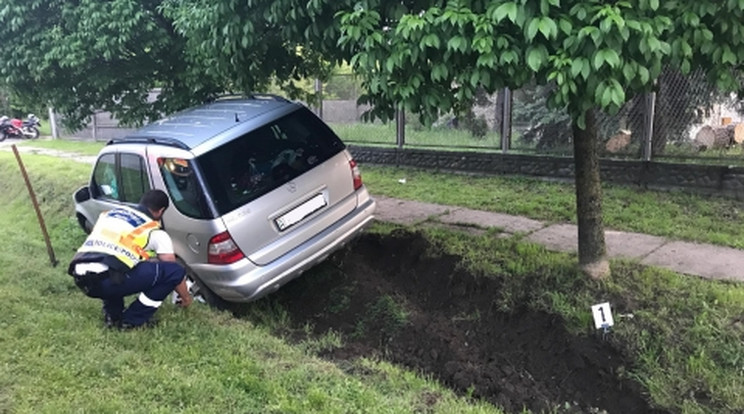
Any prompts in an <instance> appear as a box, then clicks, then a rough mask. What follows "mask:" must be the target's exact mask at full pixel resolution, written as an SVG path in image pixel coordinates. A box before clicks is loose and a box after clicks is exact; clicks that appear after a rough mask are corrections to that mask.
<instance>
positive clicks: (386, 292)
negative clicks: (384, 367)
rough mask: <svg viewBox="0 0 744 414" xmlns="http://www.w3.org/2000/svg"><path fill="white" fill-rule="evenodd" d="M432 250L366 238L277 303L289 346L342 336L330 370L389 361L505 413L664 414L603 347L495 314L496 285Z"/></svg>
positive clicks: (543, 324) (285, 291)
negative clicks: (286, 318)
mask: <svg viewBox="0 0 744 414" xmlns="http://www.w3.org/2000/svg"><path fill="white" fill-rule="evenodd" d="M427 248H428V242H427V241H426V239H424V238H423V237H422V236H421V235H419V234H416V233H411V232H405V231H402V232H394V233H393V234H391V235H385V236H380V235H375V234H366V235H364V236H362V237H361V238H360V239H358V240H357V241H356V242H355V243H354V244H353V245H352V246H350V247H349V248H347V249H345V250H344V251H342V252H339V253H337V254H336V255H334V256H332V257H331V258H330V259H329V260H328V261H327V262H326V263H324V264H322V265H321V266H320V267H319V268H318V269H316V270H314V271H312V272H309V273H308V274H307V275H304V276H303V277H301V278H299V279H297V280H296V281H294V282H292V283H290V284H288V285H287V286H285V287H284V288H282V289H281V290H280V291H279V292H277V293H275V294H273V295H271V296H272V297H271V299H270V300H272V301H276V302H278V303H279V304H281V305H282V306H283V308H284V309H286V310H287V311H288V312H289V314H290V315H291V319H292V321H293V323H294V324H295V328H296V329H295V330H293V331H292V333H291V335H290V336H291V337H292V338H295V339H298V340H301V339H304V338H302V336H303V335H307V332H306V330H303V329H302V327H304V326H306V325H308V324H309V325H310V326H312V327H313V331H312V332H311V333H310V335H317V336H320V335H323V334H324V333H326V332H327V331H328V330H333V331H335V332H340V333H342V334H343V335H344V345H343V347H341V348H334V349H332V350H329V351H325V352H323V354H322V355H321V356H322V357H324V358H328V359H330V360H334V361H344V360H352V359H354V358H358V357H362V356H367V357H377V358H382V359H385V360H388V361H390V362H392V363H396V364H399V365H402V366H405V367H408V368H410V369H413V370H416V371H418V372H421V373H423V374H424V375H428V376H431V377H433V378H436V379H438V380H439V381H440V382H441V383H443V384H445V385H446V386H448V387H450V388H451V389H453V390H455V391H456V392H458V393H460V394H462V395H465V394H467V395H471V396H472V397H474V398H479V399H482V400H485V401H488V402H491V403H493V404H495V405H498V406H500V407H502V408H504V409H505V410H506V412H510V413H518V412H522V409H523V408H527V409H529V410H530V411H532V412H535V413H539V412H560V413H602V412H606V413H611V414H615V413H636V414H639V413H661V412H663V411H657V410H654V409H651V408H650V407H649V404H648V403H647V401H646V400H645V399H644V397H643V395H642V390H641V387H640V386H638V384H636V383H634V382H632V381H630V380H621V379H619V377H620V376H619V375H618V372H620V371H621V370H625V369H627V367H628V366H629V364H630V361H625V360H624V359H623V356H622V355H621V354H620V353H619V352H618V351H617V350H615V349H613V348H612V347H611V346H610V345H609V344H608V343H607V342H605V341H602V339H601V338H600V337H576V336H573V335H571V334H569V333H568V332H567V331H566V329H565V328H564V326H563V323H562V321H561V320H560V318H558V317H556V316H553V315H549V314H544V313H536V312H531V311H527V310H524V311H521V312H514V313H510V314H505V313H503V312H500V311H498V310H497V309H495V306H494V305H493V302H494V301H493V298H494V296H495V294H494V292H497V291H498V289H499V282H498V280H496V279H491V278H486V277H474V276H472V275H470V274H468V273H466V272H465V271H463V270H462V269H461V268H459V267H458V266H457V263H458V262H459V258H458V257H454V256H439V257H429V256H427V254H426V252H427Z"/></svg>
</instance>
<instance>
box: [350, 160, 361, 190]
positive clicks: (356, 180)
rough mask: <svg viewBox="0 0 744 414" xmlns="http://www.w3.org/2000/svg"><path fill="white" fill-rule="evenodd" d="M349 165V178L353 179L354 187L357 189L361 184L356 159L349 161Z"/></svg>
mask: <svg viewBox="0 0 744 414" xmlns="http://www.w3.org/2000/svg"><path fill="white" fill-rule="evenodd" d="M349 167H351V178H353V179H354V189H355V190H358V189H359V188H360V187H361V186H362V173H360V172H359V166H357V163H356V161H354V160H351V161H349Z"/></svg>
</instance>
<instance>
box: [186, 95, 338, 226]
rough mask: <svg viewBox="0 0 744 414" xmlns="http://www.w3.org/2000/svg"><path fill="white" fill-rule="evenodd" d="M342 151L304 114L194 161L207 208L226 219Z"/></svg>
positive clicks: (330, 134) (328, 133)
mask: <svg viewBox="0 0 744 414" xmlns="http://www.w3.org/2000/svg"><path fill="white" fill-rule="evenodd" d="M344 148H345V146H344V144H343V143H342V142H341V140H340V139H339V138H338V137H337V136H336V134H334V133H333V131H332V130H331V129H330V128H329V127H328V126H327V125H325V124H324V123H323V121H321V120H320V119H318V118H317V117H316V116H315V115H314V114H313V113H312V112H310V111H309V110H308V109H307V108H301V109H299V110H297V111H295V112H293V113H291V114H289V115H287V116H284V117H282V118H279V119H277V120H275V121H273V122H270V123H268V124H266V125H264V126H262V127H261V128H258V129H256V130H254V131H251V132H249V133H247V134H245V135H243V136H241V137H239V138H237V139H235V140H233V141H230V142H228V143H226V144H225V145H222V146H220V147H219V148H215V149H214V150H212V151H210V152H208V153H205V154H203V155H202V156H200V157H199V158H198V159H197V162H198V164H199V166H200V169H201V171H203V172H204V178H205V181H206V183H207V186H208V187H209V189H210V193H211V194H212V196H213V202H214V205H215V207H216V208H217V211H218V212H219V213H220V214H226V213H228V212H230V211H232V210H234V209H236V208H238V207H240V206H242V205H244V204H246V203H248V202H250V201H252V200H255V199H256V198H258V197H260V196H262V195H264V194H266V193H268V192H269V191H271V190H273V189H275V188H277V187H279V186H281V185H282V184H284V183H286V182H288V181H290V180H292V179H294V178H295V177H297V176H299V175H301V174H303V173H304V172H306V171H308V170H310V169H312V168H314V167H315V166H317V165H318V164H320V163H322V162H324V161H326V160H328V159H329V158H331V157H332V156H334V155H335V154H338V153H339V152H340V151H342V150H343V149H344Z"/></svg>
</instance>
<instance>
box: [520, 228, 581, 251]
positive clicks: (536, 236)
mask: <svg viewBox="0 0 744 414" xmlns="http://www.w3.org/2000/svg"><path fill="white" fill-rule="evenodd" d="M527 240H529V241H531V242H533V243H537V244H542V245H543V246H545V248H547V249H548V250H553V251H557V252H566V253H575V252H578V251H579V247H578V246H579V233H578V230H576V226H575V225H573V224H553V225H552V226H548V227H545V228H543V229H541V230H538V231H536V232H534V233H532V234H530V235H528V236H527Z"/></svg>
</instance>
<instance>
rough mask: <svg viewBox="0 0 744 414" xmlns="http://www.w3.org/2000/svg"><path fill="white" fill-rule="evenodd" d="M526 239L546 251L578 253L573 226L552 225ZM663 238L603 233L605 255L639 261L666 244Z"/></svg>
mask: <svg viewBox="0 0 744 414" xmlns="http://www.w3.org/2000/svg"><path fill="white" fill-rule="evenodd" d="M527 239H528V240H530V241H532V242H534V243H538V244H542V245H543V246H545V247H546V248H547V249H548V250H554V251H559V252H567V253H576V252H578V251H579V231H578V229H577V228H576V225H574V224H554V225H552V226H548V227H546V228H544V229H541V230H538V231H536V232H534V233H532V234H530V235H529V236H527ZM666 242H667V240H666V239H664V238H663V237H656V236H649V235H647V234H640V233H628V232H623V231H614V230H607V231H605V243H607V255H608V256H609V257H612V258H630V259H641V258H644V257H646V256H647V255H649V254H651V253H652V252H653V251H655V250H656V249H658V248H660V247H661V246H663V245H664V243H666Z"/></svg>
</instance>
